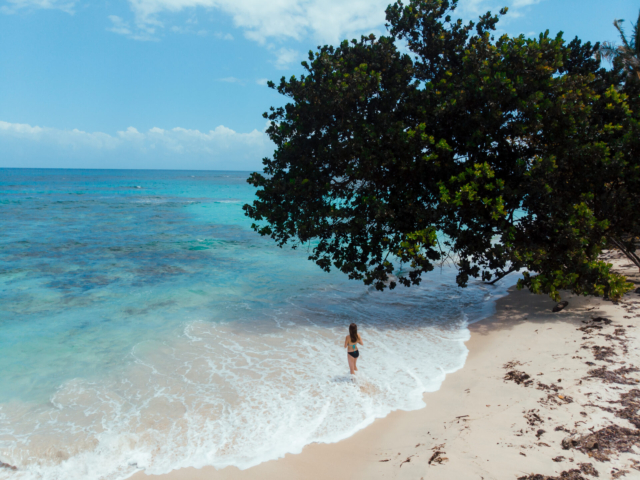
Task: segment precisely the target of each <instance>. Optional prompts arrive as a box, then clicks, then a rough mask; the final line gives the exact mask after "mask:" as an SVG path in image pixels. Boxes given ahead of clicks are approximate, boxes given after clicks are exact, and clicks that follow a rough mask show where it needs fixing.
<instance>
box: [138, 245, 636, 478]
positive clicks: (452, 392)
mask: <svg viewBox="0 0 640 480" xmlns="http://www.w3.org/2000/svg"><path fill="white" fill-rule="evenodd" d="M604 258H605V259H608V260H610V261H612V262H613V263H614V265H616V268H617V269H618V270H620V271H622V272H624V273H625V274H627V275H628V278H629V279H630V280H631V281H634V282H636V284H638V283H640V275H638V273H637V270H636V269H635V267H632V266H631V265H630V264H629V262H627V261H626V260H625V259H621V258H619V256H618V255H614V254H610V253H605V255H604ZM563 300H566V301H568V302H569V304H568V305H567V306H566V308H564V309H563V310H561V311H559V312H552V309H553V307H554V306H555V305H556V303H555V302H553V301H552V300H551V299H550V298H549V297H547V296H543V295H533V294H531V293H529V292H526V291H517V290H516V289H515V288H511V289H510V293H509V295H507V296H506V297H503V298H502V299H500V300H499V301H498V302H497V306H496V313H495V315H493V316H491V317H490V318H488V319H486V320H484V321H481V322H478V323H476V324H473V325H472V326H471V327H470V330H471V339H470V340H469V341H468V342H467V347H468V349H469V356H468V358H467V361H466V364H465V366H464V368H462V369H461V370H459V371H457V372H455V373H453V374H450V375H448V376H447V377H446V379H445V381H444V383H443V385H442V387H441V389H440V390H438V391H437V392H434V393H428V394H425V397H424V399H425V402H426V404H427V406H426V408H424V409H422V410H417V411H412V412H402V411H396V412H394V413H392V414H390V415H389V416H387V417H385V418H383V419H379V420H377V421H376V422H374V424H373V425H371V426H369V427H368V428H365V429H364V430H361V431H359V432H358V433H357V434H355V435H353V436H352V437H350V438H348V439H346V440H343V441H341V442H338V443H334V444H313V445H309V446H307V447H306V448H305V449H304V450H303V451H302V453H300V454H298V455H286V456H285V457H284V458H281V459H278V460H274V461H270V462H265V463H262V464H260V465H258V466H256V467H253V468H249V469H247V470H242V471H241V470H239V469H237V468H233V467H228V468H225V469H222V470H216V469H214V468H203V469H182V470H177V471H174V472H172V473H170V474H167V475H162V476H153V477H152V478H154V480H178V479H180V480H200V479H205V478H206V479H257V478H260V479H325V478H331V479H350V480H354V479H372V478H389V479H427V478H434V479H442V480H445V479H463V478H464V479H472V478H477V479H479V480H489V479H516V478H525V479H531V480H545V479H547V478H550V479H553V478H569V479H580V478H594V477H597V476H599V478H621V477H624V478H640V456H639V455H638V453H640V430H638V429H639V428H640V416H638V408H639V407H640V390H638V387H637V385H638V383H639V379H640V375H639V374H638V370H637V369H636V368H635V366H636V365H640V339H639V337H638V330H639V329H640V294H639V293H635V291H634V292H631V293H629V294H627V295H626V296H625V297H624V298H623V299H622V300H621V301H620V302H611V301H607V300H603V299H601V298H593V297H576V296H571V295H565V296H564V297H563ZM407 354H409V355H410V352H407ZM145 477H147V476H146V475H145V474H144V473H140V474H137V475H135V476H134V477H133V478H135V479H136V480H142V479H143V478H145Z"/></svg>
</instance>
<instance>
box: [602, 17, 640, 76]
mask: <svg viewBox="0 0 640 480" xmlns="http://www.w3.org/2000/svg"><path fill="white" fill-rule="evenodd" d="M622 22H624V20H621V19H616V20H614V21H613V26H614V27H616V30H618V33H619V34H620V40H622V45H620V46H616V45H615V44H614V43H612V42H604V43H603V44H602V46H601V47H600V52H599V53H600V55H601V57H602V58H604V59H605V60H609V61H610V62H613V61H614V59H616V60H619V61H620V62H621V63H622V65H623V66H624V69H625V71H626V72H627V74H628V75H629V77H631V78H634V79H635V78H637V79H639V80H640V30H639V29H638V25H639V24H640V12H639V13H638V20H637V21H636V23H632V24H631V27H632V34H631V37H630V38H628V39H627V36H626V35H625V33H624V29H623V28H622Z"/></svg>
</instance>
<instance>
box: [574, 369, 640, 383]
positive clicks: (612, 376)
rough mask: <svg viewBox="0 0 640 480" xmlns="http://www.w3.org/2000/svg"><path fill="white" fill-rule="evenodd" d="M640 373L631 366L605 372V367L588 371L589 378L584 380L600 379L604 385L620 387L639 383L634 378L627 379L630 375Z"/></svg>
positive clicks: (639, 370)
mask: <svg viewBox="0 0 640 480" xmlns="http://www.w3.org/2000/svg"><path fill="white" fill-rule="evenodd" d="M635 372H640V369H638V368H636V367H635V366H633V365H630V366H628V367H620V368H618V369H617V370H613V371H611V370H607V367H606V366H603V367H598V368H594V369H592V370H589V372H588V373H589V376H588V377H586V378H600V379H602V380H603V381H604V382H605V383H617V384H620V385H635V384H637V383H638V382H639V381H638V380H636V379H635V378H627V375H628V374H630V373H635Z"/></svg>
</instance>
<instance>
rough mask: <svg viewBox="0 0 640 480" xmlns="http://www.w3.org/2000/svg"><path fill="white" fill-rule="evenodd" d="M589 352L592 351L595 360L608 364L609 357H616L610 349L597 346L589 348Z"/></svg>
mask: <svg viewBox="0 0 640 480" xmlns="http://www.w3.org/2000/svg"><path fill="white" fill-rule="evenodd" d="M591 350H592V351H593V356H594V357H595V358H596V360H606V361H608V362H611V360H609V357H613V356H617V354H616V352H615V351H614V350H613V348H612V347H601V346H599V345H594V346H593V347H591Z"/></svg>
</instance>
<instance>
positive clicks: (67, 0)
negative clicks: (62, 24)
mask: <svg viewBox="0 0 640 480" xmlns="http://www.w3.org/2000/svg"><path fill="white" fill-rule="evenodd" d="M6 3H7V5H3V6H2V7H0V10H1V11H2V13H16V12H17V11H18V10H36V9H46V10H62V11H63V12H67V13H69V14H73V13H74V7H75V5H76V3H78V0H6Z"/></svg>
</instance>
